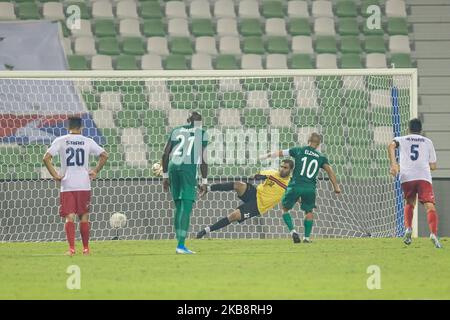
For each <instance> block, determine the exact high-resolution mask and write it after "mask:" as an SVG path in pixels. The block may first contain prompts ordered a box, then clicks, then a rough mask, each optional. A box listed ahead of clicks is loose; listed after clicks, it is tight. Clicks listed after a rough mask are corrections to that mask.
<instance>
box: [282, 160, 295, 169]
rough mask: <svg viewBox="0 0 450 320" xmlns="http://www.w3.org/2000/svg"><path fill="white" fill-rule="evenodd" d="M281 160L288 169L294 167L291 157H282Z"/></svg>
mask: <svg viewBox="0 0 450 320" xmlns="http://www.w3.org/2000/svg"><path fill="white" fill-rule="evenodd" d="M281 162H283V163H287V164H288V165H289V168H290V169H294V161H292V160H291V159H283V160H282V161H281Z"/></svg>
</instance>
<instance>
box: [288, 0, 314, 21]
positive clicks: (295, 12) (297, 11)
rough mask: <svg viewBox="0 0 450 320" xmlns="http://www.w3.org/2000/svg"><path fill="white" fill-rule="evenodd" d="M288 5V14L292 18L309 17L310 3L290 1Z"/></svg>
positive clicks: (296, 0) (297, 0)
mask: <svg viewBox="0 0 450 320" xmlns="http://www.w3.org/2000/svg"><path fill="white" fill-rule="evenodd" d="M287 5H288V7H287V15H288V17H289V18H290V19H292V18H309V12H308V3H307V2H306V1H299V0H294V1H289V2H288V3H287Z"/></svg>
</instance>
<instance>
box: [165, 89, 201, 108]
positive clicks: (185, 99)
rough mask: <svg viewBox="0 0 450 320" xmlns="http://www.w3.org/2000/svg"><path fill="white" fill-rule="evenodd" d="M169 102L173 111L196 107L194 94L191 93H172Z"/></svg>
mask: <svg viewBox="0 0 450 320" xmlns="http://www.w3.org/2000/svg"><path fill="white" fill-rule="evenodd" d="M170 100H171V105H172V108H174V109H193V108H195V107H196V106H197V100H196V98H195V94H194V93H192V92H180V93H172V94H171V95H170Z"/></svg>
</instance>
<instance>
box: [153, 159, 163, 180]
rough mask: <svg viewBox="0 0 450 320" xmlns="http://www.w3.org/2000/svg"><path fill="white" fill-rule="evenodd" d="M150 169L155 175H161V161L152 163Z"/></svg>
mask: <svg viewBox="0 0 450 320" xmlns="http://www.w3.org/2000/svg"><path fill="white" fill-rule="evenodd" d="M152 171H153V175H154V176H155V177H160V176H162V171H163V168H162V165H161V163H159V162H156V163H154V164H153V166H152Z"/></svg>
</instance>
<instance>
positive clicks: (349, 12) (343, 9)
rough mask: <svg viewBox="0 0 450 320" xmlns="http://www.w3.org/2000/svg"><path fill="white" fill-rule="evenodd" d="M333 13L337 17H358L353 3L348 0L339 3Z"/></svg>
mask: <svg viewBox="0 0 450 320" xmlns="http://www.w3.org/2000/svg"><path fill="white" fill-rule="evenodd" d="M335 11H336V16H338V17H356V16H357V15H358V12H357V10H356V4H355V2H354V1H349V0H342V1H339V2H338V3H337V4H336V9H335Z"/></svg>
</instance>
